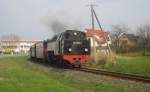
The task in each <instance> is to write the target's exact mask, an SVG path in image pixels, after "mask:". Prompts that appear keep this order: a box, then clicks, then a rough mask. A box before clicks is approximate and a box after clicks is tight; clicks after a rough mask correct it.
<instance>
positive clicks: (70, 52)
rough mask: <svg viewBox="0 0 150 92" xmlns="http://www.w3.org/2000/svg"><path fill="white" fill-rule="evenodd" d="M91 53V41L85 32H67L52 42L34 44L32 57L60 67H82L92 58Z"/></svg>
mask: <svg viewBox="0 0 150 92" xmlns="http://www.w3.org/2000/svg"><path fill="white" fill-rule="evenodd" d="M90 51H91V50H90V41H89V40H87V38H86V34H85V33H84V32H81V31H76V30H66V31H65V32H62V33H59V34H57V35H55V36H54V37H53V38H52V39H50V40H46V41H43V42H39V43H36V44H34V45H33V46H32V47H31V48H30V57H31V58H32V59H41V60H42V61H44V62H49V63H52V64H57V65H59V66H64V65H66V64H67V65H68V64H69V65H71V66H75V67H81V64H82V63H85V62H86V61H87V60H88V59H89V58H90Z"/></svg>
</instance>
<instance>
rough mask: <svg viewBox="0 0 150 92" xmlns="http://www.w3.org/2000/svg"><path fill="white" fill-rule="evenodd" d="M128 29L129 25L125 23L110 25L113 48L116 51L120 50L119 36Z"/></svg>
mask: <svg viewBox="0 0 150 92" xmlns="http://www.w3.org/2000/svg"><path fill="white" fill-rule="evenodd" d="M128 31H129V27H128V26H126V25H113V26H112V35H113V36H114V40H113V43H114V47H115V48H114V49H115V50H116V52H120V49H119V44H120V37H121V36H122V35H123V34H125V33H127V32H128Z"/></svg>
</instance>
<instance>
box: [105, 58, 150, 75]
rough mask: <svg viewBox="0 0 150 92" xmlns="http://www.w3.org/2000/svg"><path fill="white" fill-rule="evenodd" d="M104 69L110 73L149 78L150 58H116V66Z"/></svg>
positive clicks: (112, 65)
mask: <svg viewBox="0 0 150 92" xmlns="http://www.w3.org/2000/svg"><path fill="white" fill-rule="evenodd" d="M104 68H105V69H107V70H110V71H116V72H123V73H130V74H139V75H145V76H150V56H134V57H129V56H117V60H116V64H111V65H108V66H105V67H104Z"/></svg>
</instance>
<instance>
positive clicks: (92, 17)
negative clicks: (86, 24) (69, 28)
mask: <svg viewBox="0 0 150 92" xmlns="http://www.w3.org/2000/svg"><path fill="white" fill-rule="evenodd" d="M94 6H95V5H94V4H90V9H91V19H92V31H93V34H92V37H93V42H92V43H93V61H94V62H95V61H96V60H95V59H96V46H95V39H94V35H95V32H94V29H95V24H94V23H95V20H94V12H93V8H94Z"/></svg>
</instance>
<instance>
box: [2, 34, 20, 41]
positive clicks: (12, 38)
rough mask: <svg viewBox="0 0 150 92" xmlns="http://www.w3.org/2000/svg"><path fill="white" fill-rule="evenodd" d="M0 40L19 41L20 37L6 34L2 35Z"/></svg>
mask: <svg viewBox="0 0 150 92" xmlns="http://www.w3.org/2000/svg"><path fill="white" fill-rule="evenodd" d="M0 39H1V40H16V41H18V40H20V37H19V36H18V35H16V34H7V35H2V36H1V37H0Z"/></svg>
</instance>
